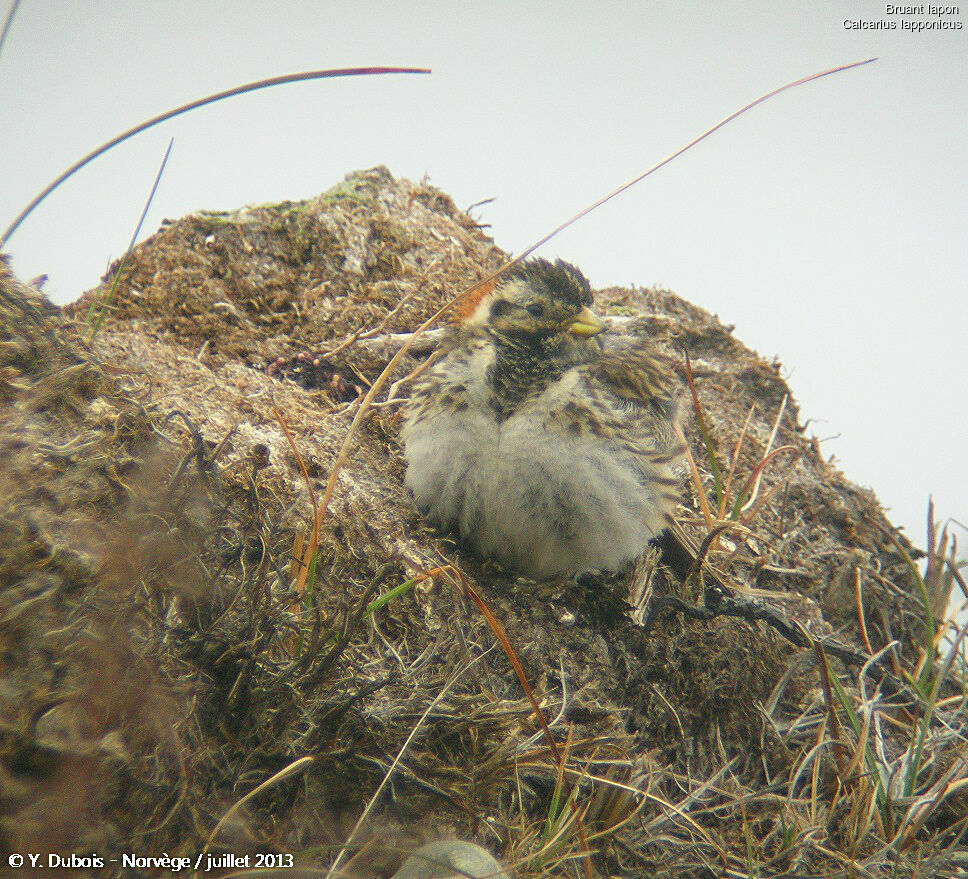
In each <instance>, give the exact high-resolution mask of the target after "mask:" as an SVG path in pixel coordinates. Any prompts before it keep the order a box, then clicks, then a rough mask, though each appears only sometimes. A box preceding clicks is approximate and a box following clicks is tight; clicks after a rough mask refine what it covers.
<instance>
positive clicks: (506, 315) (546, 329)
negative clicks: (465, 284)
mask: <svg viewBox="0 0 968 879" xmlns="http://www.w3.org/2000/svg"><path fill="white" fill-rule="evenodd" d="M591 304H592V291H591V286H590V285H589V283H588V279H587V278H586V277H585V276H584V275H583V274H582V273H581V272H580V271H579V270H578V269H577V268H575V267H574V266H573V265H571V264H570V263H566V262H564V261H562V260H560V259H559V260H557V261H555V262H554V263H551V262H549V261H548V260H546V259H531V260H526V261H525V262H522V263H519V264H518V265H516V266H514V267H513V268H511V269H509V270H508V271H507V272H506V273H505V275H504V276H503V277H502V278H500V279H499V280H498V281H497V283H496V284H494V285H493V286H492V287H485V288H484V289H483V294H482V295H479V296H477V297H472V301H470V302H467V303H462V305H463V307H462V308H461V309H460V311H459V313H458V319H460V320H462V321H463V323H464V325H465V326H467V327H473V328H480V329H486V330H488V331H489V332H492V333H494V334H495V335H498V336H501V337H503V338H506V339H509V340H513V341H517V342H522V343H527V342H529V341H540V340H545V339H549V338H552V337H554V336H559V335H564V336H566V337H569V336H570V337H571V338H574V337H578V338H587V337H590V336H594V335H597V334H598V333H600V332H602V330H604V329H605V325H604V324H603V323H602V322H601V321H600V320H599V319H598V317H597V316H596V315H595V313H594V312H593V311H592V310H591Z"/></svg>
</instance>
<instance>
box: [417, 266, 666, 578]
mask: <svg viewBox="0 0 968 879" xmlns="http://www.w3.org/2000/svg"><path fill="white" fill-rule="evenodd" d="M591 303H592V295H591V289H590V286H589V284H588V281H587V280H586V279H585V277H584V275H582V273H581V272H580V271H578V269H576V268H575V267H574V266H571V265H569V264H568V263H565V262H562V261H561V260H559V261H557V262H556V263H553V264H552V263H550V262H548V261H546V260H540V259H539V260H530V261H527V262H525V263H522V264H520V265H518V266H516V267H515V268H513V269H511V270H509V271H508V272H507V273H506V275H505V276H504V277H503V278H502V279H501V280H500V281H499V282H498V283H497V284H496V285H495V286H493V288H491V289H488V290H486V291H485V292H484V295H482V296H481V297H480V298H479V301H475V302H473V303H472V304H471V306H470V307H467V308H465V309H464V311H463V313H462V315H461V320H460V322H459V323H458V324H457V326H456V327H455V328H454V331H453V333H452V335H451V337H450V339H449V340H448V342H447V343H446V344H447V350H446V353H445V354H444V356H443V357H442V359H441V360H440V361H439V362H438V363H437V364H436V365H435V366H434V367H433V368H432V369H431V370H430V371H429V372H428V374H427V376H426V377H425V378H424V379H423V380H422V381H421V382H420V383H419V384H418V385H417V386H416V387H415V388H414V392H413V397H412V399H411V402H410V404H409V406H408V408H407V411H406V420H405V424H404V429H403V440H404V447H405V456H406V460H407V485H408V487H409V488H410V489H411V491H412V492H413V494H414V498H415V501H416V503H417V506H418V507H419V508H420V509H421V510H422V511H423V512H424V513H425V514H426V515H428V517H429V518H431V519H432V520H433V521H434V522H435V523H437V524H438V525H439V526H440V527H441V528H443V529H445V530H449V531H453V532H456V533H458V534H459V535H460V537H461V538H462V539H463V540H464V541H465V542H466V543H468V544H470V545H471V546H472V547H473V548H474V549H475V550H476V551H477V552H478V553H480V554H482V555H486V556H493V557H495V558H497V559H498V560H499V561H500V562H501V563H503V564H504V565H506V566H508V567H510V568H513V569H515V570H517V571H520V572H521V573H525V574H528V575H530V576H533V577H536V578H539V579H543V578H547V577H552V576H556V575H561V574H570V573H581V572H584V571H590V570H610V571H614V570H617V569H619V568H621V567H622V566H623V565H624V564H626V563H627V562H628V561H630V560H631V559H633V558H635V557H636V556H637V555H639V554H640V553H641V552H642V551H643V550H644V549H645V548H646V546H647V544H648V542H649V541H650V540H651V539H653V538H655V537H657V536H658V535H659V534H660V533H661V532H662V530H663V529H664V528H665V527H666V525H667V524H668V523H669V522H670V517H671V513H672V510H673V509H674V507H675V504H676V501H677V500H678V485H679V480H678V479H677V477H676V475H675V473H674V467H675V465H676V464H677V463H678V461H679V458H680V457H681V455H682V451H683V450H682V446H681V441H680V440H679V438H678V434H677V431H676V422H677V420H678V417H679V389H678V385H677V382H676V379H675V376H674V373H673V371H672V368H671V365H670V363H669V362H668V361H667V359H666V358H664V357H663V356H662V355H661V354H660V353H659V352H658V351H655V350H652V348H651V346H650V345H649V344H648V342H647V341H645V340H641V339H635V340H628V339H613V338H612V337H611V336H610V335H609V334H607V333H604V332H603V330H604V329H605V327H604V324H602V323H601V321H599V320H598V318H597V317H596V316H595V315H594V314H593V313H592V311H591V310H590V306H591Z"/></svg>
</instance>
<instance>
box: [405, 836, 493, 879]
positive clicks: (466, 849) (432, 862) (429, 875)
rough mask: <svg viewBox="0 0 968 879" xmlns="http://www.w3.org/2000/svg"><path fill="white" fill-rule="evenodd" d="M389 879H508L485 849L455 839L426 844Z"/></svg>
mask: <svg viewBox="0 0 968 879" xmlns="http://www.w3.org/2000/svg"><path fill="white" fill-rule="evenodd" d="M392 879H510V877H509V876H508V874H507V872H506V871H505V869H504V868H503V867H502V866H501V864H500V862H499V861H497V860H496V859H495V858H494V856H493V855H491V854H490V853H489V852H488V851H487V850H486V849H483V848H481V847H480V846H479V845H475V844H474V843H472V842H461V841H460V840H458V839H447V840H441V841H440V842H430V843H427V845H425V846H421V847H420V848H419V849H417V850H416V851H415V852H414V853H413V854H412V855H411V856H410V857H409V858H407V861H406V863H405V864H404V865H403V866H402V867H401V868H400V869H399V870H397V872H396V873H394V874H393V877H392Z"/></svg>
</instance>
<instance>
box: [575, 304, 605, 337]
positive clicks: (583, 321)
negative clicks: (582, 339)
mask: <svg viewBox="0 0 968 879" xmlns="http://www.w3.org/2000/svg"><path fill="white" fill-rule="evenodd" d="M566 329H567V330H568V332H569V333H574V334H575V335H576V336H597V335H598V334H599V333H600V332H602V330H604V329H605V324H603V323H602V322H601V321H600V320H599V319H598V316H597V315H596V314H595V312H594V311H592V310H591V309H590V308H588V307H587V306H586V307H585V308H583V309H582V310H581V311H579V312H578V314H577V315H576V316H575V318H574V320H572V322H571V323H569V324H568V325H567V326H566Z"/></svg>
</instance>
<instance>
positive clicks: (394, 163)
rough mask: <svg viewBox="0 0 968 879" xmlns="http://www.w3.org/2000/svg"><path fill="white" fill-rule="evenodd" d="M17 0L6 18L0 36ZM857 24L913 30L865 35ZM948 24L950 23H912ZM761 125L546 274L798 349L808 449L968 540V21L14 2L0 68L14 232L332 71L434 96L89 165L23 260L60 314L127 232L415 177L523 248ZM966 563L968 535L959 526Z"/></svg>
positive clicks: (398, 5) (874, 10) (865, 11)
mask: <svg viewBox="0 0 968 879" xmlns="http://www.w3.org/2000/svg"><path fill="white" fill-rule="evenodd" d="M6 8H7V4H6V3H3V4H2V9H3V13H4V14H5V11H6ZM845 19H848V20H851V21H857V20H863V21H865V22H878V21H883V22H886V23H888V24H889V23H894V24H895V25H896V28H895V29H894V30H887V29H882V28H883V27H884V26H883V25H876V24H875V27H876V28H877V29H872V28H867V29H857V28H854V27H845V24H844V22H845ZM911 21H934V22H939V21H941V22H945V23H947V24H949V25H952V24H956V23H960V24H961V28H960V29H951V28H948V29H944V30H923V31H922V32H920V33H918V32H912V31H910V30H905V29H902V22H905V23H910V22H911ZM872 55H877V56H879V59H880V60H879V61H878V62H877V63H876V64H872V65H869V66H867V67H864V68H861V69H860V70H855V71H850V72H847V73H843V74H839V75H837V76H835V77H830V78H827V79H824V80H822V81H820V82H817V83H813V84H811V85H808V86H806V87H804V88H802V89H798V90H796V91H794V92H792V93H788V94H786V95H783V96H781V97H779V98H777V99H776V100H774V101H772V102H770V103H768V104H766V105H764V106H762V107H760V108H757V109H756V110H754V111H753V112H752V113H750V114H748V115H747V116H745V117H743V118H742V119H741V120H739V121H738V122H736V123H734V124H733V125H732V126H730V127H728V128H727V129H725V130H724V131H722V132H720V133H718V134H716V135H715V136H714V137H713V138H711V139H709V140H708V141H706V142H705V143H703V144H702V145H700V146H699V147H698V148H697V149H696V150H694V151H692V152H690V153H689V154H688V155H686V156H684V157H683V158H682V159H680V160H678V161H677V162H675V163H674V164H672V165H670V166H669V167H666V168H664V169H662V170H661V171H660V172H658V173H657V174H656V175H655V176H653V177H651V178H650V179H649V180H648V181H646V182H645V183H642V184H640V185H639V186H638V187H636V188H634V189H633V190H631V191H630V192H628V193H626V194H625V195H623V196H622V197H620V198H619V199H616V200H615V201H613V202H612V203H610V204H609V205H607V206H606V207H604V208H602V209H601V210H600V211H598V212H597V213H595V214H593V215H592V216H590V217H588V218H587V219H585V220H584V221H583V222H581V223H580V224H579V225H578V226H576V227H574V228H572V229H570V230H569V231H567V232H566V233H565V234H563V235H561V236H559V237H558V238H557V239H555V241H554V242H552V243H551V244H550V245H548V246H546V247H545V249H544V250H543V251H542V252H543V253H544V255H546V256H555V255H559V256H562V257H564V258H566V259H568V260H570V261H572V262H574V263H576V264H578V265H579V266H581V267H582V268H583V269H584V271H585V272H586V274H587V275H588V276H589V278H590V279H591V281H592V283H593V285H595V286H599V287H601V286H607V285H610V284H642V285H650V284H653V283H660V284H663V285H665V286H667V287H669V288H670V289H672V290H674V291H676V292H677V293H679V294H680V295H682V296H684V297H685V298H687V299H689V300H691V301H693V302H695V303H697V304H698V305H701V306H703V307H704V308H707V309H709V310H710V311H713V312H715V313H717V314H719V315H720V317H721V318H722V319H723V321H725V322H727V323H733V324H735V325H736V334H737V336H738V337H739V338H740V339H741V340H742V341H744V342H746V343H747V344H748V345H750V346H751V347H753V348H756V349H757V350H758V351H759V352H760V353H761V354H763V355H764V356H767V357H772V356H773V355H777V356H779V358H780V359H781V360H782V362H783V363H784V365H785V369H786V375H787V377H788V380H789V382H790V384H791V386H792V388H793V391H794V393H795V395H796V397H797V400H798V401H799V403H800V405H801V407H802V414H803V417H805V418H809V419H812V421H811V426H810V430H812V431H813V432H814V433H816V435H817V436H818V437H820V438H822V439H823V438H826V437H836V438H835V439H829V440H827V441H826V442H825V443H824V446H823V448H824V449H825V450H826V452H827V453H828V454H831V453H832V454H836V456H837V458H838V459H839V461H840V464H841V466H842V467H843V468H844V470H845V471H846V473H847V474H848V475H849V476H850V477H851V478H852V479H854V480H855V481H857V482H860V483H862V484H865V485H870V486H872V487H873V488H874V489H875V490H876V491H877V493H878V495H879V496H880V497H881V499H882V501H883V502H884V503H885V505H886V506H888V507H889V508H890V509H891V512H890V515H891V517H892V518H893V520H894V521H895V522H896V523H898V524H902V525H904V526H905V527H906V529H907V531H908V533H909V535H910V536H911V537H912V538H913V539H914V540H915V542H917V543H921V542H923V535H924V526H923V523H924V513H925V507H926V503H927V498H928V494H929V493H933V494H934V497H935V501H936V505H937V508H938V512H939V513H940V514H941V515H942V516H955V517H958V518H960V519H961V520H962V521H968V467H966V463H965V459H966V454H965V453H966V450H968V442H966V426H968V425H966V421H968V418H966V414H965V404H966V400H965V397H966V394H965V332H966V328H968V304H966V292H968V291H966V281H968V209H966V206H968V107H966V95H968V87H966V86H968V15H966V12H965V10H960V11H959V12H958V13H957V14H954V15H949V16H946V17H943V18H938V17H937V16H913V17H912V16H896V15H887V14H886V11H885V4H883V3H876V2H866V0H847V2H841V0H838V2H809V3H797V2H788V3H776V2H762V3H758V2H742V3H738V2H733V3H730V2H724V3H712V2H621V3H620V2H600V0H599V2H556V3H544V2H542V3H535V2H521V0H518V2H495V0H489V2H473V0H464V2H395V3H391V2H362V0H354V2H335V0H316V2H308V0H307V2H284V0H283V2H276V3H273V4H268V3H265V2H262V0H260V2H240V0H232V2H228V0H225V2H198V0H192V2H174V0H170V2H161V0H157V2H133V0H127V2H108V0H84V2H75V0H23V3H22V4H21V7H20V10H19V12H18V15H17V17H16V19H15V21H14V24H13V28H12V30H11V31H10V34H9V37H8V40H7V44H6V46H5V48H4V53H3V56H2V57H0V108H2V111H0V168H2V169H3V171H2V174H0V214H2V216H0V228H2V227H3V226H5V225H6V224H7V222H8V221H9V220H10V219H12V218H13V216H15V215H16V213H17V212H18V211H19V210H20V208H21V207H22V206H23V205H24V204H25V203H26V202H27V201H28V200H29V199H30V198H31V197H32V196H33V195H34V194H35V193H36V192H37V191H38V190H40V189H41V188H42V187H43V186H44V185H45V184H46V183H47V182H49V180H51V179H52V178H53V177H54V176H56V175H57V174H58V173H59V172H60V171H62V170H63V169H64V168H65V167H67V166H68V165H69V164H71V163H72V162H73V161H74V160H76V159H77V158H79V157H80V156H81V155H83V154H84V153H86V152H87V151H88V150H90V149H92V148H93V147H95V146H97V145H98V144H99V143H101V142H102V141H104V140H106V139H108V138H109V137H111V136H113V135H115V134H117V133H118V132H120V131H122V130H124V129H125V128H127V127H129V126H131V125H133V124H135V123H137V122H139V121H141V120H142V119H146V118H148V117H149V116H153V115H155V114H156V113H159V112H162V111H164V110H166V109H169V108H171V107H174V106H176V105H178V104H180V103H182V102H185V101H188V100H191V99H194V98H198V97H202V96H204V95H206V94H209V93H211V92H214V91H218V90H220V89H223V88H228V87H230V86H234V85H238V84H241V83H244V82H248V81H251V80H255V79H258V78H261V77H264V76H272V75H278V74H282V73H289V72H297V71H301V70H309V69H314V68H324V67H341V66H356V65H375V64H381V65H382V64H392V65H413V66H421V67H430V68H433V74H432V75H431V76H429V77H396V78H391V77H380V78H372V79H344V80H331V81H328V82H318V83H310V84H301V85H293V86H285V87H283V88H280V89H273V90H269V91H265V92H261V93H258V94H254V95H248V96H245V97H242V98H236V99H234V100H232V101H230V102H226V103H222V104H218V105H215V106H212V107H207V108H204V109H202V110H200V111H197V112H195V113H192V114H190V115H187V116H183V117H181V118H179V119H177V120H174V121H172V122H170V123H166V124H165V125H163V126H161V127H159V128H156V129H154V130H152V131H150V132H148V133H147V134H144V135H141V136H140V137H139V138H137V139H136V140H135V141H131V142H128V143H126V144H124V145H123V146H121V147H120V148H118V149H116V150H115V151H113V152H112V153H110V154H108V155H107V156H105V157H103V158H102V159H100V160H99V161H98V162H97V163H96V164H95V165H93V166H90V167H88V168H86V169H85V170H84V171H82V172H81V173H80V174H79V175H77V176H76V177H75V178H74V179H72V180H71V181H69V182H68V183H67V184H66V185H65V186H64V187H63V188H62V189H61V190H60V191H58V192H57V193H56V194H55V195H54V196H52V197H51V198H50V199H49V200H48V201H47V202H46V203H45V204H44V205H43V206H42V207H41V208H40V209H39V210H38V211H37V212H36V213H35V214H34V215H33V216H32V217H31V218H30V219H29V220H28V221H27V223H26V224H25V225H24V226H23V227H22V228H21V230H20V231H19V232H18V233H17V234H16V236H15V237H14V238H12V239H11V241H10V243H9V250H10V251H11V253H12V254H13V258H14V268H15V269H16V271H17V272H18V273H19V274H20V276H21V277H23V278H25V279H27V278H30V277H31V276H33V275H37V274H40V273H41V272H47V273H48V274H49V275H50V282H49V284H48V287H47V290H48V292H49V293H50V294H51V295H52V297H53V298H54V299H55V301H59V302H65V301H67V300H70V299H72V298H73V297H75V296H77V295H78V294H79V293H80V292H81V291H83V290H85V289H87V288H89V287H91V286H93V285H94V284H95V283H96V282H97V280H98V278H99V276H100V274H101V273H102V272H103V271H104V269H105V267H106V266H107V264H108V262H109V260H110V259H112V258H113V257H117V256H119V255H120V254H121V253H122V252H123V250H124V248H125V246H126V244H127V241H128V238H129V237H130V235H131V231H132V229H133V228H134V224H135V222H136V220H137V217H138V215H139V213H140V211H141V208H142V205H143V202H144V199H145V198H146V196H147V193H148V191H149V189H150V187H151V182H152V180H153V178H154V175H155V172H156V170H157V167H158V164H159V162H160V161H161V157H162V155H163V153H164V150H165V146H166V145H167V142H168V139H169V138H170V137H174V138H175V145H174V150H173V152H172V157H171V160H170V162H169V165H168V169H167V172H166V174H165V176H164V179H163V180H162V183H161V186H160V189H159V192H158V195H157V197H156V199H155V202H154V206H153V208H152V210H151V212H150V214H149V216H148V219H147V222H146V224H145V230H144V236H143V237H145V236H146V235H148V234H151V233H152V232H153V231H154V230H155V229H157V227H158V225H159V223H160V221H161V219H162V218H164V217H178V216H181V215H184V214H186V213H188V212H191V211H194V210H198V209H228V208H234V207H237V206H239V205H242V204H246V203H253V202H260V201H278V200H282V199H302V198H308V197H311V196H313V195H315V194H317V193H319V192H321V191H322V190H324V189H327V188H328V187H330V186H331V185H332V184H334V183H335V182H336V181H338V180H339V179H341V178H342V176H343V175H344V174H345V173H346V172H348V171H350V170H353V169H356V168H364V167H369V166H372V165H375V164H386V165H387V166H388V167H389V168H390V169H391V171H392V172H393V173H394V174H396V175H398V176H406V177H410V178H411V179H418V178H420V177H422V176H423V175H424V174H427V175H429V176H430V179H431V181H432V182H433V183H435V184H436V185H438V186H439V187H441V188H442V189H444V190H446V191H447V192H449V193H451V194H452V195H453V196H454V198H455V200H456V201H457V203H458V204H459V205H461V206H465V207H466V206H467V205H470V204H471V203H473V202H477V201H479V200H481V199H485V198H490V197H493V198H494V199H495V201H494V202H493V203H492V204H490V205H488V206H486V207H485V208H483V209H482V210H481V211H480V213H481V215H482V221H483V222H487V223H490V224H491V225H492V228H491V230H490V231H491V232H492V234H493V235H494V238H495V240H496V241H497V243H498V244H499V245H500V246H502V247H504V248H507V249H509V250H511V251H520V250H521V249H523V248H524V247H526V246H527V245H528V244H530V243H531V242H532V241H533V240H535V239H536V238H538V237H539V236H540V235H542V234H543V233H545V232H547V231H548V230H549V229H551V228H552V227H554V226H555V225H557V224H558V223H559V222H561V221H562V220H563V219H565V218H566V217H568V216H570V215H571V214H573V213H574V212H575V211H576V210H578V209H579V208H581V207H583V206H584V205H585V204H587V203H588V202H591V201H593V200H594V199H596V198H597V197H599V196H600V195H602V194H604V193H605V192H607V191H609V190H611V189H612V188H614V187H615V186H616V185H617V184H619V183H621V182H622V181H623V180H625V179H627V178H629V177H632V176H634V175H635V174H637V173H639V172H640V171H642V170H644V169H645V168H646V167H648V166H649V165H651V164H652V163H653V162H654V161H656V160H657V159H659V158H662V157H663V156H665V155H666V154H668V153H670V152H672V151H673V150H674V149H675V148H677V147H678V146H680V145H681V144H682V143H684V142H686V141H688V140H689V139H691V138H692V137H694V136H695V135H696V134H698V133H699V132H700V131H702V130H704V129H705V128H707V127H708V126H709V125H711V124H712V123H713V122H715V121H717V120H718V119H720V118H721V117H723V116H725V115H727V114H728V113H730V112H732V111H733V110H734V109H736V108H738V107H739V106H741V105H743V104H744V103H746V102H747V101H749V100H751V99H753V98H755V97H757V96H758V95H759V94H761V93H763V92H765V91H768V90H770V89H772V88H775V87H776V86H778V85H781V84H783V83H785V82H788V81H790V80H793V79H796V78H799V77H801V76H804V75H806V74H809V73H812V72H815V71H818V70H822V69H825V68H828V67H832V66H836V65H838V64H842V63H846V62H850V61H856V60H861V59H864V58H867V57H869V56H872ZM961 536H962V542H966V543H968V535H965V534H964V533H962V535H961Z"/></svg>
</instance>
